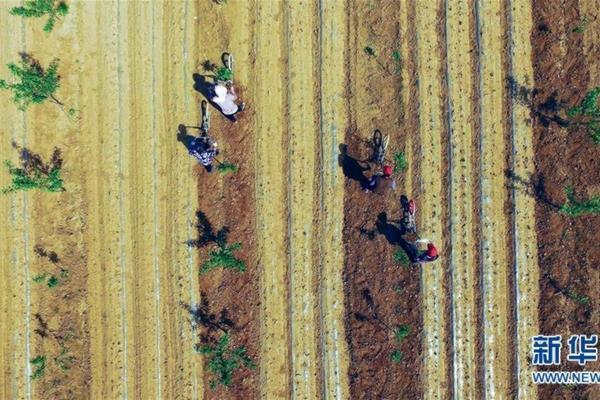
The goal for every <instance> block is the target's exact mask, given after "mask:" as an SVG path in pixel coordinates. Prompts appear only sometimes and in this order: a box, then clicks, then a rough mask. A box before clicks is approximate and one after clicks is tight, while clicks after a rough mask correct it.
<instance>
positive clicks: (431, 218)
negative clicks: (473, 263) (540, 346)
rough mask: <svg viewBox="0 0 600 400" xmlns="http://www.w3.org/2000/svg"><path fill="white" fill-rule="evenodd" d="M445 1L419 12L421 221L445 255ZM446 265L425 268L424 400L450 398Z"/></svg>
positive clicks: (420, 7) (423, 229) (424, 231)
mask: <svg viewBox="0 0 600 400" xmlns="http://www.w3.org/2000/svg"><path fill="white" fill-rule="evenodd" d="M441 13H442V3H441V2H439V1H438V2H430V1H423V2H420V3H419V4H418V5H417V7H416V15H415V24H416V26H417V45H418V49H417V59H418V65H417V71H418V76H419V116H420V119H419V124H420V125H419V136H420V152H421V154H420V157H421V159H420V168H421V171H428V173H426V174H424V173H421V178H420V188H421V190H420V196H419V200H418V203H419V204H420V210H422V211H421V212H420V217H419V221H418V224H419V225H418V226H419V227H420V232H421V234H422V235H424V236H426V237H427V238H428V239H430V240H432V241H433V242H434V243H435V244H436V245H437V246H438V248H439V249H441V251H442V252H445V250H444V249H447V248H448V244H447V243H446V240H445V237H444V236H445V235H444V229H445V221H444V220H443V216H444V211H443V206H442V204H444V199H445V195H444V189H443V187H442V186H443V182H444V180H445V179H444V175H443V171H444V168H443V167H444V155H443V153H442V151H443V150H442V149H443V143H442V140H443V138H442V137H443V135H444V118H445V110H444V106H443V104H442V101H443V98H444V97H443V91H444V89H443V86H442V85H443V84H442V79H443V76H442V73H443V70H442V62H443V59H442V58H441V57H440V52H441V49H442V46H443V42H442V38H441V37H440V33H439V29H440V21H442V20H441V15H442V14H441ZM445 264H446V262H445V261H442V262H437V263H432V264H430V265H427V268H423V269H422V278H421V282H422V283H421V284H422V296H423V330H424V344H423V347H424V348H423V385H424V398H425V399H447V398H449V397H450V382H449V380H448V379H449V371H448V365H449V364H448V345H449V344H448V337H447V332H448V331H447V328H448V319H447V318H448V317H447V315H446V313H445V310H446V307H447V301H448V299H447V293H448V287H447V285H446V282H445V278H446V277H445V275H446V270H447V265H445Z"/></svg>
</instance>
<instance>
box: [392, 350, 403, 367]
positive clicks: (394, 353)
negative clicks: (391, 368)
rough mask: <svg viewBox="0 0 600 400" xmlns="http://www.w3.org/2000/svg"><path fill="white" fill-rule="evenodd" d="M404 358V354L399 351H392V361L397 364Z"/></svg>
mask: <svg viewBox="0 0 600 400" xmlns="http://www.w3.org/2000/svg"><path fill="white" fill-rule="evenodd" d="M403 357H404V355H403V354H402V352H401V351H400V350H398V349H396V350H394V351H392V354H391V355H390V358H391V359H392V361H393V362H394V363H395V364H399V363H400V362H401V361H402V358H403Z"/></svg>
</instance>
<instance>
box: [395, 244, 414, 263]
mask: <svg viewBox="0 0 600 400" xmlns="http://www.w3.org/2000/svg"><path fill="white" fill-rule="evenodd" d="M393 258H394V262H396V263H398V264H400V265H401V266H402V267H404V268H407V267H410V258H408V255H407V254H406V252H405V251H404V250H403V249H402V248H400V247H399V248H397V249H396V251H395V252H394V255H393Z"/></svg>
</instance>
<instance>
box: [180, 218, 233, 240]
mask: <svg viewBox="0 0 600 400" xmlns="http://www.w3.org/2000/svg"><path fill="white" fill-rule="evenodd" d="M196 218H197V219H198V222H197V223H196V229H197V230H198V239H193V240H188V241H187V245H188V246H190V247H196V248H200V247H204V246H206V245H208V244H210V243H216V244H223V243H227V238H228V236H229V232H230V229H229V227H228V226H224V227H222V228H221V229H219V230H218V231H216V232H215V229H214V227H213V226H212V224H211V223H210V221H209V220H208V217H207V216H206V214H205V213H203V212H202V211H197V212H196Z"/></svg>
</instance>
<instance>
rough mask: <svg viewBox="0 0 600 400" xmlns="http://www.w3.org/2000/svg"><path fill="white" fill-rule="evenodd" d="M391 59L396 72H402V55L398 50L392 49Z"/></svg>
mask: <svg viewBox="0 0 600 400" xmlns="http://www.w3.org/2000/svg"><path fill="white" fill-rule="evenodd" d="M392 60H393V61H394V66H395V70H396V73H397V74H399V73H401V72H402V56H401V55H400V52H399V51H397V50H396V51H394V52H393V53H392Z"/></svg>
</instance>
